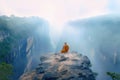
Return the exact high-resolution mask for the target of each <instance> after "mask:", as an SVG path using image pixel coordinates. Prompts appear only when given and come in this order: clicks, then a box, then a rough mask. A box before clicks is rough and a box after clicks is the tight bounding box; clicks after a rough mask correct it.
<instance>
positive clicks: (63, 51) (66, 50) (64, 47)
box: [61, 45, 69, 53]
mask: <svg viewBox="0 0 120 80" xmlns="http://www.w3.org/2000/svg"><path fill="white" fill-rule="evenodd" d="M68 51H69V46H68V45H64V46H63V48H62V50H61V53H67V52H68Z"/></svg>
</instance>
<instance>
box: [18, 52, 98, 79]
mask: <svg viewBox="0 0 120 80" xmlns="http://www.w3.org/2000/svg"><path fill="white" fill-rule="evenodd" d="M90 67H91V63H90V60H89V59H88V57H87V56H83V55H81V54H78V53H76V52H72V53H67V54H60V53H55V54H46V55H45V56H41V57H40V64H39V65H38V67H37V68H36V70H34V71H32V72H28V73H24V74H23V75H22V76H21V77H20V80H95V76H96V75H95V73H94V72H93V71H92V70H91V69H90Z"/></svg>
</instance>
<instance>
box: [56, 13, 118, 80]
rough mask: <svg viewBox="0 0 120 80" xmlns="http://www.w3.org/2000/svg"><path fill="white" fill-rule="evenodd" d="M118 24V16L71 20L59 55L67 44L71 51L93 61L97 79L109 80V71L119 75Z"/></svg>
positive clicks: (64, 31) (62, 36)
mask: <svg viewBox="0 0 120 80" xmlns="http://www.w3.org/2000/svg"><path fill="white" fill-rule="evenodd" d="M119 25H120V17H119V16H118V15H117V16H116V15H104V16H96V17H91V18H87V19H81V20H75V21H69V22H68V23H66V25H65V26H64V28H63V31H62V34H61V36H60V40H59V41H58V44H57V47H56V52H59V51H60V49H61V48H62V46H63V44H64V42H67V43H68V44H69V46H70V52H72V51H75V52H78V53H81V54H83V55H86V56H88V57H89V58H90V60H91V62H92V69H93V70H94V71H95V72H97V73H98V76H97V80H108V79H109V80H110V77H108V76H107V74H106V72H109V71H111V72H120V71H119V67H120V59H119V56H120V54H119V53H120V50H119V47H120V37H119V36H120V32H119V30H120V27H119Z"/></svg>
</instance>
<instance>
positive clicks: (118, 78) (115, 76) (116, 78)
mask: <svg viewBox="0 0 120 80" xmlns="http://www.w3.org/2000/svg"><path fill="white" fill-rule="evenodd" d="M107 75H109V76H110V77H111V78H112V80H120V74H118V73H114V72H107Z"/></svg>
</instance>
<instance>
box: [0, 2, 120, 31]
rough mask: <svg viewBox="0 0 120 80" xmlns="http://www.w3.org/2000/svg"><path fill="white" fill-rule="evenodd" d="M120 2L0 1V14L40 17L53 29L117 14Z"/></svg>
mask: <svg viewBox="0 0 120 80" xmlns="http://www.w3.org/2000/svg"><path fill="white" fill-rule="evenodd" d="M119 7H120V0H0V14H6V15H11V14H14V15H16V16H40V17H42V18H44V19H46V20H48V21H49V22H50V24H52V25H53V26H54V28H57V29H59V31H60V30H61V29H62V27H56V26H61V25H62V24H63V23H64V22H66V21H69V20H75V19H80V18H86V17H91V16H97V15H104V14H109V13H119V12H120V10H119Z"/></svg>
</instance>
